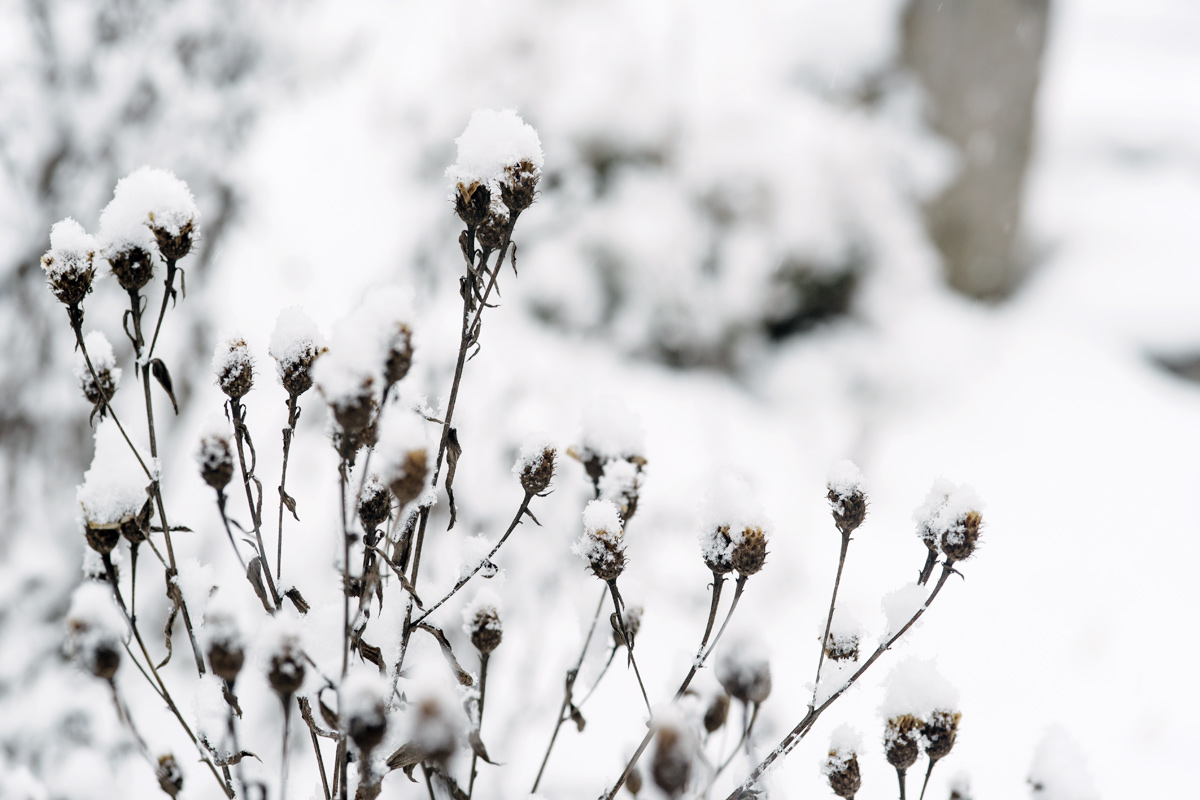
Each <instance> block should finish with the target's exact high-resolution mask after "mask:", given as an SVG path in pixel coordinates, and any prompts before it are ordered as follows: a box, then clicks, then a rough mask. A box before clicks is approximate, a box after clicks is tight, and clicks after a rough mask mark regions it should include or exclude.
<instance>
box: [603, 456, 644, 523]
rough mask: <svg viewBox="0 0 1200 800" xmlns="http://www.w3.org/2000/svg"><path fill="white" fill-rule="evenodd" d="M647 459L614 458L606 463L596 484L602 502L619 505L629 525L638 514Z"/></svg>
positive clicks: (636, 457) (622, 516)
mask: <svg viewBox="0 0 1200 800" xmlns="http://www.w3.org/2000/svg"><path fill="white" fill-rule="evenodd" d="M645 466H646V459H644V458H642V457H641V456H631V457H629V458H613V459H609V460H607V461H605V462H604V465H603V467H602V468H601V472H600V480H599V481H598V482H597V484H596V488H597V490H598V491H599V492H600V499H601V500H611V501H613V502H614V503H616V504H617V508H618V509H619V510H620V512H621V519H623V520H625V523H626V524H629V520H630V519H632V518H633V515H634V514H635V513H637V504H638V497H639V493H640V491H641V488H642V470H643V468H644V467H645Z"/></svg>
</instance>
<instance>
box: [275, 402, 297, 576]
mask: <svg viewBox="0 0 1200 800" xmlns="http://www.w3.org/2000/svg"><path fill="white" fill-rule="evenodd" d="M298 400H299V397H297V396H296V395H294V394H289V395H288V402H287V406H288V426H287V427H286V428H284V429H283V468H282V469H281V470H280V471H279V535H278V536H277V537H276V541H275V577H276V578H277V579H279V580H280V581H282V580H283V498H284V497H286V496H287V491H286V489H285V488H284V487H285V486H286V485H287V468H288V454H289V453H290V452H291V450H292V437H294V436H295V435H296V422H297V421H298V420H299V418H300V404H299V402H298Z"/></svg>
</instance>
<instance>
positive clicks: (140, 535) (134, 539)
mask: <svg viewBox="0 0 1200 800" xmlns="http://www.w3.org/2000/svg"><path fill="white" fill-rule="evenodd" d="M150 512H151V506H150V500H149V498H147V500H146V503H145V504H144V505H143V506H142V510H141V511H139V512H138V515H137V516H136V517H130V518H129V519H127V520H123V521H122V522H121V535H122V536H123V537H125V541H127V542H129V543H130V544H141V543H142V542H144V541H146V536H147V534H148V533H149V531H150Z"/></svg>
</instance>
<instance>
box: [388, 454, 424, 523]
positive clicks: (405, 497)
mask: <svg viewBox="0 0 1200 800" xmlns="http://www.w3.org/2000/svg"><path fill="white" fill-rule="evenodd" d="M428 462H429V455H428V453H426V451H425V449H424V448H419V449H416V450H409V451H408V452H406V453H405V454H404V463H403V465H402V467H401V469H400V470H399V472H398V474H397V477H395V478H394V479H393V480H392V482H391V484H390V485H389V487H388V488H390V489H391V490H392V494H394V495H395V496H396V500H397V501H399V503H400V507H401V508H404V506H406V505H408V504H409V503H411V502H412V501H414V500H416V499H417V498H418V497H420V496H421V493H422V492H423V491H425V477H426V475H428V474H429V464H428Z"/></svg>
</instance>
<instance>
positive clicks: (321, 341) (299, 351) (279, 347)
mask: <svg viewBox="0 0 1200 800" xmlns="http://www.w3.org/2000/svg"><path fill="white" fill-rule="evenodd" d="M326 349H327V348H326V346H325V337H324V336H322V335H321V331H320V329H319V328H317V323H315V322H313V321H312V318H311V317H309V316H308V314H306V313H305V312H304V309H302V308H301V307H300V306H289V307H288V308H285V309H283V310H282V311H280V312H279V317H278V318H277V319H276V320H275V328H274V330H272V331H271V340H270V343H269V344H268V346H267V352H269V353H270V354H271V358H273V359H275V374H276V376H277V377H278V378H279V383H280V384H281V385H282V386H283V388H284V389H286V390H287V391H288V394H290V395H292V396H293V397H299V396H300V395H302V394H304V393H305V392H307V391H308V390H309V389H310V388H311V387H312V376H311V374H310V370H311V368H312V365H313V362H314V361H316V359H317V356H319V355H320V354H321V353H323V352H325V350H326Z"/></svg>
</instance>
